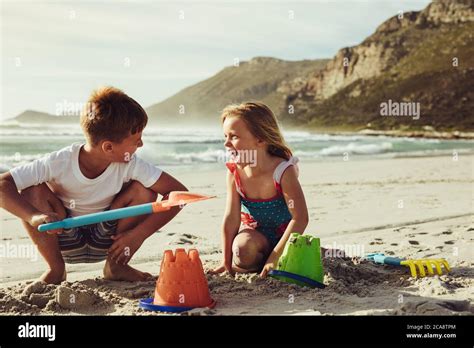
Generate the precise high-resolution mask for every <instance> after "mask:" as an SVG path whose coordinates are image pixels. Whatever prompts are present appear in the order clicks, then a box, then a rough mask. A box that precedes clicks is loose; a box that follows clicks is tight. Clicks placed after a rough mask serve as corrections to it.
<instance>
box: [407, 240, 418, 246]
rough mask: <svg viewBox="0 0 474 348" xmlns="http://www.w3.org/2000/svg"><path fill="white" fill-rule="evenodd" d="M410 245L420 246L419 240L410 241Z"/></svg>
mask: <svg viewBox="0 0 474 348" xmlns="http://www.w3.org/2000/svg"><path fill="white" fill-rule="evenodd" d="M408 243H410V244H411V245H420V243H419V242H418V241H417V240H409V241H408Z"/></svg>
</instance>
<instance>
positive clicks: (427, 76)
mask: <svg viewBox="0 0 474 348" xmlns="http://www.w3.org/2000/svg"><path fill="white" fill-rule="evenodd" d="M473 33H474V12H473V1H472V0H471V1H454V0H441V1H435V2H433V3H431V4H430V5H428V7H427V8H425V9H424V10H423V11H419V12H408V13H404V14H403V18H399V17H398V16H394V17H392V18H390V19H389V20H387V21H386V22H384V23H383V24H382V25H380V26H379V27H378V28H377V30H376V32H375V33H374V34H373V35H371V36H369V37H368V38H366V39H365V40H364V41H363V42H362V43H361V44H360V45H357V46H354V47H347V48H343V49H341V50H339V52H338V53H337V54H336V56H335V57H334V58H333V59H331V60H330V61H329V62H328V63H327V65H326V66H325V68H324V69H322V70H319V71H314V72H312V73H310V74H309V75H307V76H306V77H304V81H305V83H304V84H301V77H298V81H299V82H298V84H297V85H295V84H292V82H291V81H288V82H287V83H286V84H284V85H282V86H281V87H280V91H281V92H282V93H284V94H285V98H286V106H289V105H292V106H293V107H294V109H295V115H291V117H288V116H286V117H285V114H283V115H282V116H283V117H284V120H285V121H287V122H291V123H292V124H293V125H301V124H305V125H309V126H312V127H316V128H321V129H332V128H334V129H351V130H354V129H361V128H372V129H385V130H389V129H399V130H419V129H427V128H429V129H432V128H434V129H436V130H444V131H454V130H463V131H466V130H470V131H472V130H474V117H473V110H474V38H473ZM393 102H396V103H419V106H420V116H419V118H418V119H414V118H415V117H401V116H399V117H386V116H382V115H381V108H382V105H383V104H385V105H386V104H387V103H392V104H393ZM284 109H285V108H284Z"/></svg>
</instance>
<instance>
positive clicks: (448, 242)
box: [444, 240, 454, 244]
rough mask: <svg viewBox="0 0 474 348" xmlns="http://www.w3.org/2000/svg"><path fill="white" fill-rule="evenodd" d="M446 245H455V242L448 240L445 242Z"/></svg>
mask: <svg viewBox="0 0 474 348" xmlns="http://www.w3.org/2000/svg"><path fill="white" fill-rule="evenodd" d="M444 244H454V240H447V241H445V242H444Z"/></svg>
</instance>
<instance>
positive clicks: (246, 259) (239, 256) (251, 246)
mask: <svg viewBox="0 0 474 348" xmlns="http://www.w3.org/2000/svg"><path fill="white" fill-rule="evenodd" d="M232 253H233V260H234V264H235V265H236V266H237V267H240V268H245V269H255V268H258V267H259V266H260V264H261V263H262V259H263V254H262V251H261V250H259V248H258V246H257V245H256V244H255V243H254V242H253V241H252V240H247V241H246V242H240V243H239V242H237V243H234V244H233V246H232Z"/></svg>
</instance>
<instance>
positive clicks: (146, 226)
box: [134, 172, 188, 240]
mask: <svg viewBox="0 0 474 348" xmlns="http://www.w3.org/2000/svg"><path fill="white" fill-rule="evenodd" d="M150 189H151V190H153V191H154V192H156V193H159V194H161V195H163V196H166V195H167V194H169V193H170V192H171V191H188V189H187V188H186V186H184V185H183V184H182V183H181V182H179V181H178V180H176V179H175V178H173V177H172V176H171V175H169V174H168V173H166V172H163V173H162V174H161V175H160V177H159V178H158V180H157V181H156V182H155V183H154V184H153V185H152V186H151V187H150ZM180 210H181V207H179V206H178V207H172V208H171V209H170V210H168V211H164V212H161V213H159V214H150V215H149V216H147V217H146V218H145V220H143V222H142V223H140V224H139V225H138V226H136V227H135V228H134V230H135V232H134V233H136V235H138V236H140V237H141V238H143V240H145V239H146V238H148V237H150V236H151V235H152V234H153V233H155V231H157V230H159V229H160V228H162V227H163V226H164V225H166V224H167V223H168V222H169V221H171V220H172V219H173V218H174V217H175V216H176V215H177V214H178V213H179V212H180Z"/></svg>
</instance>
